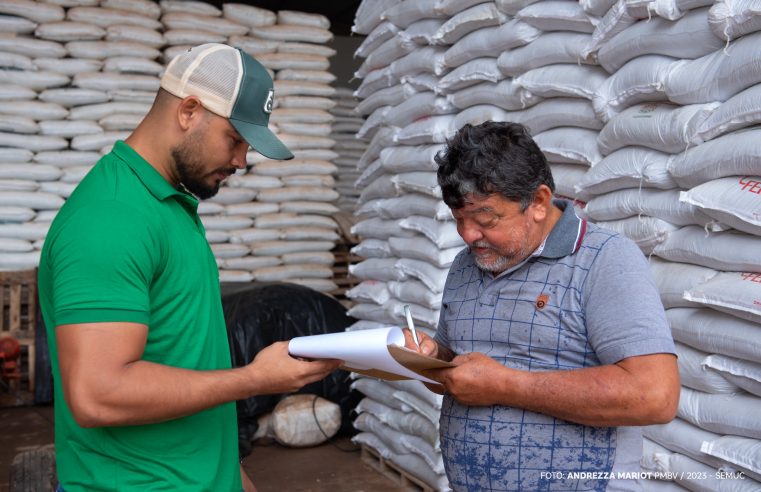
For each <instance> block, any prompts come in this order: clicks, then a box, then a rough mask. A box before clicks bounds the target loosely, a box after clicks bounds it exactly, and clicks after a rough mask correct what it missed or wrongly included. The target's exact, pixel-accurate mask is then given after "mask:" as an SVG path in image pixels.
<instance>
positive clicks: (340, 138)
mask: <svg viewBox="0 0 761 492" xmlns="http://www.w3.org/2000/svg"><path fill="white" fill-rule="evenodd" d="M333 100H334V101H335V103H336V105H335V106H334V107H333V109H331V110H330V114H332V115H333V117H334V118H335V120H333V133H332V134H331V138H332V139H333V140H335V141H336V145H335V147H333V150H335V151H336V153H337V154H338V158H336V159H335V160H334V161H333V162H334V163H335V165H336V166H337V167H338V176H337V177H336V191H338V194H339V198H338V208H340V209H341V210H342V211H344V212H348V213H353V212H354V210H356V208H357V199H358V198H359V191H358V190H357V188H356V187H355V186H354V183H355V182H356V181H357V178H358V177H359V172H358V171H357V162H359V159H360V158H361V157H362V154H364V152H365V150H366V149H367V143H365V142H362V141H361V140H357V139H356V138H355V136H356V135H357V132H358V131H359V129H360V128H362V124H363V123H364V120H363V119H362V118H361V117H360V116H359V115H357V114H356V112H355V109H356V108H357V98H356V97H354V94H353V91H352V90H351V89H349V88H347V87H338V88H336V93H335V94H334V95H333Z"/></svg>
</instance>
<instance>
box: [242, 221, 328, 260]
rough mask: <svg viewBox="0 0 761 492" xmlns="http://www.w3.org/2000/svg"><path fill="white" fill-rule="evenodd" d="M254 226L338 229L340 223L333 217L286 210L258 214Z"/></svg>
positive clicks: (266, 227)
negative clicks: (286, 211)
mask: <svg viewBox="0 0 761 492" xmlns="http://www.w3.org/2000/svg"><path fill="white" fill-rule="evenodd" d="M254 227H261V228H264V229H268V228H269V229H282V228H285V227H324V228H328V229H337V228H338V224H337V223H336V221H335V220H334V219H333V218H332V217H325V216H322V215H309V214H296V213H285V212H284V213H272V214H262V215H258V216H256V217H255V221H254ZM329 249H330V248H329ZM314 251H318V250H314Z"/></svg>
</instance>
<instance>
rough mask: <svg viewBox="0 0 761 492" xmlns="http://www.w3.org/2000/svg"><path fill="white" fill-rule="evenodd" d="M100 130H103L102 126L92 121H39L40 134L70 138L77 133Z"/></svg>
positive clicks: (99, 131)
mask: <svg viewBox="0 0 761 492" xmlns="http://www.w3.org/2000/svg"><path fill="white" fill-rule="evenodd" d="M101 132H103V128H101V126H100V125H99V124H97V123H96V122H94V121H72V120H53V121H41V122H40V133H41V134H42V135H52V136H55V137H64V138H72V137H76V136H77V135H91V134H94V133H101Z"/></svg>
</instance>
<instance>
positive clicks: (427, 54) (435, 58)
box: [381, 46, 446, 84]
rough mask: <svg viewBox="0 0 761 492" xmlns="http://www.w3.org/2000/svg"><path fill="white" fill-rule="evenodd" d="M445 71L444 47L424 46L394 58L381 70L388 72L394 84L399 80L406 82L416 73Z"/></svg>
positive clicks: (432, 73) (441, 72)
mask: <svg viewBox="0 0 761 492" xmlns="http://www.w3.org/2000/svg"><path fill="white" fill-rule="evenodd" d="M445 71H446V69H445V67H444V48H443V47H441V46H424V47H422V48H420V47H418V48H416V49H415V50H413V51H412V52H411V53H409V54H407V55H404V56H403V57H401V58H399V59H397V60H394V61H393V62H391V64H390V65H389V66H388V67H387V68H386V69H384V70H382V71H381V72H386V77H387V79H388V80H390V81H391V82H390V84H393V83H396V82H397V81H400V82H405V81H407V79H409V78H410V77H412V76H415V75H419V74H424V75H441V74H443V73H444V72H445Z"/></svg>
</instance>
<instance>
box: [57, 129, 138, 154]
mask: <svg viewBox="0 0 761 492" xmlns="http://www.w3.org/2000/svg"><path fill="white" fill-rule="evenodd" d="M130 133H131V132H129V131H111V132H102V133H94V134H92V135H77V136H76V137H74V138H72V139H71V144H70V146H71V148H72V149H73V150H99V149H103V148H110V147H111V146H112V145H113V144H114V143H116V142H117V141H118V140H125V139H126V138H127V137H129V135H130Z"/></svg>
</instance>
